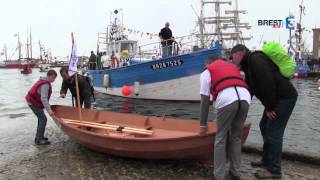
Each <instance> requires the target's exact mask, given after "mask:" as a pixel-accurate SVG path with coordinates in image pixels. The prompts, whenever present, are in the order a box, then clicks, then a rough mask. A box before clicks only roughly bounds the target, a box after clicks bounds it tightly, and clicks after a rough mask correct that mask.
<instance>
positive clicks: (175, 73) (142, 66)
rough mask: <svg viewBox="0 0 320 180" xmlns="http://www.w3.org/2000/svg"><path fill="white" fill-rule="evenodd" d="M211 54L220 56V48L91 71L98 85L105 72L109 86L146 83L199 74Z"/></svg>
mask: <svg viewBox="0 0 320 180" xmlns="http://www.w3.org/2000/svg"><path fill="white" fill-rule="evenodd" d="M210 55H217V56H220V51H219V50H218V49H208V50H202V51H198V52H195V53H191V54H185V55H178V56H172V57H168V58H162V59H159V60H154V61H149V62H144V63H139V64H135V65H131V66H126V67H122V68H118V69H110V70H90V71H89V73H90V74H91V75H92V78H93V84H94V86H96V87H103V76H104V74H109V78H110V85H109V87H112V88H117V87H122V86H124V85H133V83H134V81H139V82H140V84H141V85H144V84H150V83H156V82H161V81H167V80H171V79H177V78H182V77H187V76H191V75H195V74H199V73H201V72H202V71H203V69H204V64H205V62H206V60H207V59H208V57H209V56H210ZM190 83H192V82H190Z"/></svg>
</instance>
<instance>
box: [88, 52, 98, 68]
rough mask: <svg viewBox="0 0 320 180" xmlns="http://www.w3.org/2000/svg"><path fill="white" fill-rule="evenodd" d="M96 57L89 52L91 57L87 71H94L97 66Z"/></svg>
mask: <svg viewBox="0 0 320 180" xmlns="http://www.w3.org/2000/svg"><path fill="white" fill-rule="evenodd" d="M96 60H97V56H96V55H95V54H94V52H93V51H91V55H90V57H89V69H90V70H95V69H96V66H97V61H96Z"/></svg>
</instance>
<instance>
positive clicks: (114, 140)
mask: <svg viewBox="0 0 320 180" xmlns="http://www.w3.org/2000/svg"><path fill="white" fill-rule="evenodd" d="M52 108H53V111H54V112H55V114H56V117H55V118H54V120H55V122H56V124H57V125H58V126H59V127H60V128H61V129H62V131H64V132H65V133H66V134H67V135H69V136H70V137H71V138H73V139H75V140H76V141H78V142H79V143H80V144H83V145H84V146H86V147H88V148H90V149H93V150H96V151H99V152H103V153H108V154H111V155H116V156H122V157H130V158H139V159H194V160H211V159H212V158H213V147H214V137H215V132H216V129H217V127H216V124H215V123H214V122H210V123H209V126H208V127H209V130H208V134H207V135H205V136H200V135H198V131H199V121H195V120H183V119H169V118H168V119H165V120H163V119H162V118H158V117H146V116H141V115H132V114H123V113H115V112H106V111H93V110H88V109H83V112H82V113H83V119H84V120H85V121H92V122H102V121H107V123H112V124H119V125H128V124H130V126H139V127H143V126H144V125H146V119H147V121H148V126H149V127H153V131H154V134H153V135H152V136H150V137H149V136H146V137H141V136H137V137H136V136H122V135H121V133H116V134H106V133H105V131H103V130H100V131H99V130H96V131H95V132H93V131H92V129H91V130H88V129H84V128H80V127H76V126H72V125H70V124H66V123H64V122H63V120H62V118H67V119H76V118H77V115H74V114H75V112H77V111H76V110H75V109H74V108H71V107H66V106H53V107H52ZM76 114H77V113H76ZM249 130H250V124H246V125H245V126H244V131H243V137H242V140H243V143H244V142H245V140H246V139H247V136H248V133H249Z"/></svg>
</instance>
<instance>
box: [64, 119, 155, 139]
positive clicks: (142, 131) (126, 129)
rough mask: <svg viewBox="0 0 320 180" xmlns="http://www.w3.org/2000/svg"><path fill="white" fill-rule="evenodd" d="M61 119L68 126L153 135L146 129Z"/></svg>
mask: <svg viewBox="0 0 320 180" xmlns="http://www.w3.org/2000/svg"><path fill="white" fill-rule="evenodd" d="M61 119H62V120H63V122H65V123H67V124H75V125H80V126H86V127H93V128H100V129H106V130H113V131H119V132H127V133H136V134H143V135H152V134H153V131H152V130H146V129H140V128H131V127H126V126H119V125H111V124H101V123H95V122H88V121H77V120H72V119H64V118H61Z"/></svg>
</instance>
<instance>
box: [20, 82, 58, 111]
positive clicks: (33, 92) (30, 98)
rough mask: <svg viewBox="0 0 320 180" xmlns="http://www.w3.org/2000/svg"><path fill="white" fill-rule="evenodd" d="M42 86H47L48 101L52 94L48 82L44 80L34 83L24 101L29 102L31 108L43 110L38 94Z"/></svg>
mask: <svg viewBox="0 0 320 180" xmlns="http://www.w3.org/2000/svg"><path fill="white" fill-rule="evenodd" d="M43 84H49V92H48V101H49V99H50V97H51V93H52V87H51V84H50V82H49V81H46V80H41V79H40V80H39V81H38V82H36V83H35V84H34V85H33V86H32V87H31V89H30V90H29V92H28V94H27V95H26V100H27V102H29V103H30V104H31V105H32V106H34V107H36V108H43V107H44V106H43V104H42V102H41V95H40V94H39V93H38V89H39V87H40V86H41V85H43Z"/></svg>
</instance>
